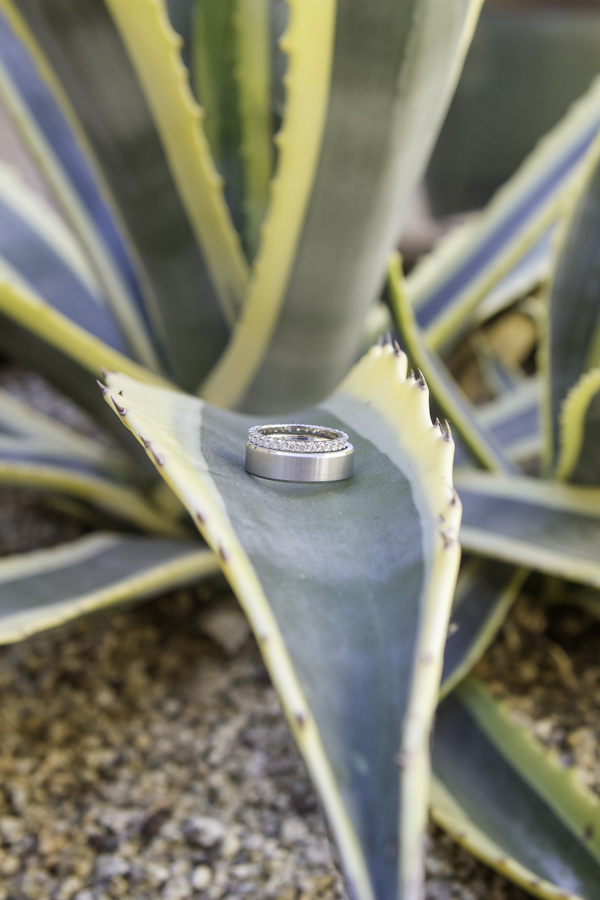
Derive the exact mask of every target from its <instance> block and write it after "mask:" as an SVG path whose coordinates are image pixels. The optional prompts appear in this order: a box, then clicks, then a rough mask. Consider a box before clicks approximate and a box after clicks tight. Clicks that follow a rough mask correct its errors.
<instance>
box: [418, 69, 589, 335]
mask: <svg viewBox="0 0 600 900" xmlns="http://www.w3.org/2000/svg"><path fill="white" fill-rule="evenodd" d="M599 129H600V81H599V80H596V81H595V82H594V83H593V84H592V86H591V88H590V89H589V91H588V92H587V93H586V94H585V95H584V96H583V97H582V98H581V99H580V100H579V101H578V102H577V103H576V104H574V106H573V107H572V108H571V109H570V110H569V112H568V113H567V115H566V116H565V117H564V118H563V119H562V120H561V121H560V122H559V123H558V125H557V126H556V127H555V128H554V129H553V130H552V131H551V132H549V134H547V135H546V137H545V138H544V139H543V140H542V141H541V142H540V143H539V144H538V146H537V147H536V149H535V150H534V151H533V153H531V155H530V156H529V157H528V158H527V159H526V160H525V162H524V163H523V164H522V166H521V167H520V168H519V169H518V170H517V172H516V174H515V175H513V177H512V178H511V179H510V180H509V181H508V182H507V183H506V185H504V187H502V188H501V189H500V191H498V193H497V194H496V195H495V197H494V198H493V199H492V201H491V202H490V203H489V204H488V206H487V207H486V208H485V210H484V211H483V212H482V213H480V214H479V215H478V216H475V217H473V218H472V219H471V220H470V221H469V222H467V223H466V224H465V225H464V226H462V227H461V228H458V229H455V230H454V231H453V232H451V234H450V235H449V236H448V238H446V239H445V240H444V241H442V242H440V244H439V245H438V247H437V248H436V249H435V251H434V252H433V253H432V254H430V255H429V256H428V257H425V259H424V260H423V261H422V262H421V263H420V264H419V265H418V266H417V267H416V268H415V270H414V271H413V272H412V273H411V276H410V278H409V279H408V283H407V290H408V294H409V297H410V301H411V303H412V304H413V306H414V308H415V310H416V315H417V318H418V321H419V324H420V325H421V327H422V328H423V329H424V330H425V333H426V337H427V343H428V345H429V346H430V347H432V348H440V347H441V346H443V345H445V344H448V343H449V342H450V341H451V340H453V339H454V338H455V337H456V336H457V335H459V334H460V333H461V331H462V330H464V328H465V326H466V325H467V324H469V321H470V318H471V316H472V314H473V313H474V310H475V309H476V307H477V305H478V304H479V303H481V302H484V301H485V299H486V297H487V296H488V294H489V292H490V291H491V290H493V289H494V288H495V287H496V286H497V285H498V284H499V283H500V282H501V280H502V279H503V278H504V277H506V276H507V275H509V273H511V272H512V271H513V270H514V268H515V266H518V265H522V266H523V267H524V270H525V271H527V268H528V265H529V263H532V264H533V266H534V268H535V266H536V262H535V259H536V256H537V254H538V253H541V254H542V256H543V255H544V253H545V251H544V245H545V246H546V247H547V246H548V243H547V242H548V240H549V229H550V228H551V227H552V226H553V225H554V224H555V223H556V221H557V220H558V219H559V218H560V216H561V214H562V212H563V208H564V203H565V196H566V195H568V193H569V191H570V190H571V188H572V185H573V181H574V179H577V177H578V173H579V170H580V167H581V165H582V163H583V162H584V160H585V158H586V155H587V154H588V152H589V150H590V148H591V146H592V144H593V142H594V139H595V137H596V135H597V133H598V130H599ZM536 245H537V250H536V249H534V248H536ZM530 253H531V254H532V255H531V257H530V258H529V262H526V261H527V258H528V256H529V254H530ZM529 280H531V279H530V278H529Z"/></svg>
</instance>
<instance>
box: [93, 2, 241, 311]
mask: <svg viewBox="0 0 600 900" xmlns="http://www.w3.org/2000/svg"><path fill="white" fill-rule="evenodd" d="M105 2H106V5H107V7H108V9H109V10H110V13H111V15H112V17H113V20H114V22H115V24H116V26H117V28H118V30H119V33H120V35H121V39H122V41H123V43H124V45H125V47H126V48H127V50H128V53H129V56H130V58H131V61H132V63H133V66H134V68H135V71H136V73H137V76H138V78H139V81H140V85H141V87H142V89H143V91H144V96H145V98H146V102H147V103H148V106H149V108H150V110H151V112H152V116H153V118H154V122H155V125H156V128H157V131H158V135H159V137H160V140H161V143H162V146H163V148H164V151H165V154H166V157H167V160H168V165H169V169H170V171H171V172H172V174H173V178H174V181H175V184H176V186H177V190H178V192H179V196H180V197H181V201H182V203H183V206H184V208H185V211H186V213H187V215H188V218H189V221H190V223H191V225H192V228H193V230H194V233H195V235H196V239H197V242H198V244H199V246H200V247H201V249H202V252H203V255H204V259H205V262H206V267H207V269H208V272H209V275H210V278H211V281H212V284H214V286H215V288H216V291H217V294H218V296H219V299H220V301H221V305H222V308H223V310H224V312H225V315H226V317H227V320H228V322H229V324H230V325H231V324H233V322H234V321H235V318H236V316H237V313H238V312H239V309H240V307H241V305H242V302H243V300H244V296H245V292H246V286H247V280H248V267H247V264H246V260H245V258H244V255H243V251H242V247H241V243H240V240H239V236H238V234H237V232H236V230H235V229H234V227H233V224H232V222H231V219H230V216H229V210H228V208H227V205H226V203H225V199H224V196H223V192H222V190H221V188H222V179H221V178H220V176H219V174H218V172H217V171H216V169H215V167H214V163H213V160H212V156H211V153H210V149H209V146H208V142H207V140H206V136H205V134H204V130H203V128H202V125H201V122H202V115H203V113H202V110H201V108H200V107H199V106H198V105H197V103H196V101H195V99H194V97H193V94H192V92H191V88H190V85H189V79H188V73H187V71H186V69H185V67H184V66H183V64H182V62H181V58H180V49H181V39H180V37H179V36H178V35H177V34H176V33H175V31H173V29H172V27H171V25H170V22H169V18H168V14H167V8H166V5H165V2H164V0H127V2H126V3H123V2H122V0H105ZM205 302H206V301H205V299H204V297H202V295H201V294H200V295H199V297H198V299H197V301H196V305H198V306H200V305H201V304H203V303H205Z"/></svg>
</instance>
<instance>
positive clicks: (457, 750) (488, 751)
mask: <svg viewBox="0 0 600 900" xmlns="http://www.w3.org/2000/svg"><path fill="white" fill-rule="evenodd" d="M433 765H434V772H435V779H434V786H433V791H432V805H431V812H432V816H433V818H434V820H435V821H436V822H437V823H438V825H440V826H441V827H442V828H444V829H445V830H446V831H448V832H449V834H451V835H452V836H453V837H454V838H455V839H456V840H457V841H459V843H461V844H462V845H463V846H465V847H466V848H467V849H468V850H469V851H470V852H471V853H473V854H474V855H475V856H477V857H479V858H480V859H481V860H483V862H485V863H487V864H488V865H490V866H492V867H493V868H494V869H497V870H498V871H499V872H501V874H502V875H504V876H505V877H506V878H510V879H511V881H514V882H516V883H517V884H519V885H521V886H522V887H524V888H525V889H526V890H527V891H529V892H530V893H532V894H534V895H535V896H537V897H542V898H546V900H559V898H562V900H577V898H584V900H595V898H596V897H597V896H598V884H599V883H600V835H599V834H598V828H597V824H598V820H599V816H600V803H599V802H598V798H597V797H596V796H595V795H594V794H592V792H591V791H589V790H586V789H585V788H584V787H583V785H582V783H581V782H580V780H579V778H578V775H577V773H576V772H574V771H573V770H568V769H564V768H563V767H562V766H561V764H560V762H559V761H558V759H557V758H556V757H555V756H553V755H551V754H550V753H549V752H548V751H547V750H546V749H544V748H543V747H542V745H540V744H539V743H538V742H537V741H536V740H535V738H533V737H532V735H531V734H530V733H529V732H527V731H526V730H525V729H524V728H523V727H522V726H520V725H517V723H516V722H515V721H514V720H513V719H512V718H511V717H510V716H509V715H508V713H507V712H506V711H505V710H504V709H503V708H502V707H501V705H500V704H498V703H497V702H496V701H495V700H493V698H492V697H491V695H490V694H489V693H488V692H487V690H486V689H485V688H484V687H483V685H481V684H479V683H478V682H475V681H472V680H469V681H467V682H465V683H464V684H463V685H462V686H461V687H460V688H458V689H457V690H456V691H455V692H454V693H452V694H451V695H450V696H449V697H448V698H447V699H446V700H444V702H443V703H442V704H441V706H440V707H439V709H438V713H437V716H436V726H435V737H434V743H433Z"/></svg>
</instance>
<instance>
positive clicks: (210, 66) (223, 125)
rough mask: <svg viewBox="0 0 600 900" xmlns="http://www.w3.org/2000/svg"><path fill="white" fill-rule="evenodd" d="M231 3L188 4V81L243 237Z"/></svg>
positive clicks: (197, 0)
mask: <svg viewBox="0 0 600 900" xmlns="http://www.w3.org/2000/svg"><path fill="white" fill-rule="evenodd" d="M235 5H236V0H191V8H192V10H191V11H192V46H191V76H192V85H193V88H194V93H195V96H196V97H197V99H198V102H199V103H200V105H201V106H202V109H203V110H204V114H205V118H204V122H203V125H204V131H205V133H206V138H207V140H208V143H209V146H210V151H211V154H212V157H213V159H214V161H215V166H216V167H217V170H218V172H219V174H220V175H221V177H222V178H223V179H224V186H223V190H224V192H225V197H226V198H227V202H228V205H229V208H230V210H231V215H232V219H233V221H234V222H235V224H236V227H237V229H238V231H239V232H240V233H241V234H242V235H243V234H244V209H243V196H244V172H243V164H242V157H241V142H242V136H241V126H240V111H239V104H240V99H239V83H238V79H237V78H236V74H235V70H236V57H237V46H236V31H235V21H234V15H235Z"/></svg>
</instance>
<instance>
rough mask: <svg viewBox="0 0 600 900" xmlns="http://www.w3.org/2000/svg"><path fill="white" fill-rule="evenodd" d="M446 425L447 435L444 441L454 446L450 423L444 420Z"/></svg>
mask: <svg viewBox="0 0 600 900" xmlns="http://www.w3.org/2000/svg"><path fill="white" fill-rule="evenodd" d="M444 425H445V426H446V434H445V435H444V440H445V441H448V443H449V444H452V443H453V439H452V429H451V428H450V422H449V421H448V419H444Z"/></svg>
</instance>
